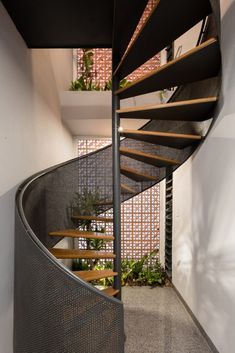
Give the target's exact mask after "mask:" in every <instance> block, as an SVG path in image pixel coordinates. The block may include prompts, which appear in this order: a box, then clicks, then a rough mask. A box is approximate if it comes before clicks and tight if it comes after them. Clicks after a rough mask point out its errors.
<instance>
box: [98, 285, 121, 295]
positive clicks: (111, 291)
mask: <svg viewBox="0 0 235 353" xmlns="http://www.w3.org/2000/svg"><path fill="white" fill-rule="evenodd" d="M101 292H103V293H105V294H106V295H108V296H110V297H114V296H115V295H116V294H118V293H119V290H118V289H114V288H112V287H109V288H105V289H103V290H102V291H101Z"/></svg>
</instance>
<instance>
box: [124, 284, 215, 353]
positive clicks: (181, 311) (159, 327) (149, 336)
mask: <svg viewBox="0 0 235 353" xmlns="http://www.w3.org/2000/svg"><path fill="white" fill-rule="evenodd" d="M122 299H123V302H124V308H125V334H126V337H127V339H126V344H125V353H211V352H212V351H211V349H210V348H209V346H208V344H207V342H206V341H205V339H204V337H203V336H202V334H201V332H200V331H199V329H198V328H197V326H196V325H195V323H194V322H193V320H192V319H191V317H190V315H189V314H188V312H187V311H186V310H185V308H184V306H183V304H182V303H181V302H180V300H179V299H178V297H177V295H176V293H175V292H174V290H173V289H172V288H169V287H167V288H154V289H151V288H149V287H133V288H131V287H129V288H128V287H125V288H123V294H122Z"/></svg>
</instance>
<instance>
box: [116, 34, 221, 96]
mask: <svg viewBox="0 0 235 353" xmlns="http://www.w3.org/2000/svg"><path fill="white" fill-rule="evenodd" d="M220 63H221V59H220V48H219V42H218V40H217V39H216V38H211V39H209V40H208V41H206V42H204V43H202V44H201V45H199V46H197V47H195V48H193V49H192V50H190V51H188V52H187V53H185V54H183V55H182V56H180V57H178V58H177V59H175V60H172V61H170V62H168V63H167V64H165V65H163V66H161V67H160V68H157V69H156V70H153V71H152V72H150V73H148V74H147V75H145V76H143V77H141V78H140V79H138V80H135V81H133V82H132V83H131V84H129V85H128V86H127V87H125V88H121V89H119V90H118V91H116V94H118V95H119V98H121V99H123V98H129V97H133V96H137V95H140V94H145V93H149V92H154V91H158V90H162V89H165V88H170V87H176V86H181V85H183V84H186V83H191V82H195V81H202V80H204V79H207V78H210V77H213V76H216V75H217V74H218V72H219V69H220Z"/></svg>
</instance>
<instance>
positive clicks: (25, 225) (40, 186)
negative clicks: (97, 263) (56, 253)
mask: <svg viewBox="0 0 235 353" xmlns="http://www.w3.org/2000/svg"><path fill="white" fill-rule="evenodd" d="M76 162H78V161H76ZM76 162H72V163H71V164H65V165H63V166H60V167H59V168H56V169H55V170H49V171H48V172H46V173H45V174H42V175H40V176H38V177H36V178H35V179H33V180H31V181H29V182H26V183H25V184H24V185H22V187H21V188H20V189H19V191H18V194H17V208H16V246H15V320H14V322H15V324H14V337H15V339H14V352H15V353H32V352H34V353H42V352H50V353H65V352H66V353H75V352H76V353H94V352H103V353H110V352H114V353H120V352H123V350H124V348H123V345H124V343H123V341H124V332H123V306H122V303H121V302H120V301H118V300H117V299H115V298H110V297H107V296H106V295H104V294H102V293H101V292H100V291H98V290H97V289H95V288H93V287H92V286H91V285H89V284H87V283H85V282H83V281H82V280H80V279H79V278H77V277H75V276H74V275H73V274H72V273H71V272H70V271H68V269H67V268H65V267H64V266H63V265H62V264H61V263H59V262H58V261H57V260H56V259H55V258H54V257H53V256H52V255H51V254H50V253H49V251H48V250H47V248H46V246H52V245H53V244H54V243H55V242H56V241H53V240H51V239H50V237H49V236H47V233H48V231H49V230H50V229H53V228H55V229H59V228H62V229H63V227H64V226H67V225H68V223H70V220H69V217H68V216H66V207H67V204H68V203H67V202H69V200H70V196H71V194H72V193H73V191H74V190H75V189H76V190H78V189H77V188H76V187H78V185H77V184H76V183H75V180H76V178H75V174H76V176H77V178H78V177H79V176H78V175H77V171H78V170H77V169H76V168H75V166H74V164H75V165H76ZM79 163H80V164H81V163H85V160H83V161H79ZM71 177H72V179H73V182H74V183H75V184H76V185H75V186H72V185H71V184H70V182H71V181H72V180H71ZM56 188H57V189H56ZM56 190H57V192H56Z"/></svg>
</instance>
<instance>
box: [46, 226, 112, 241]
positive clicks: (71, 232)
mask: <svg viewBox="0 0 235 353" xmlns="http://www.w3.org/2000/svg"><path fill="white" fill-rule="evenodd" d="M49 235H50V236H56V237H58V236H59V237H70V238H87V239H89V238H90V239H104V240H114V237H113V236H111V235H106V234H105V233H100V232H88V231H81V230H76V229H65V230H59V231H56V232H50V233H49Z"/></svg>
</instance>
